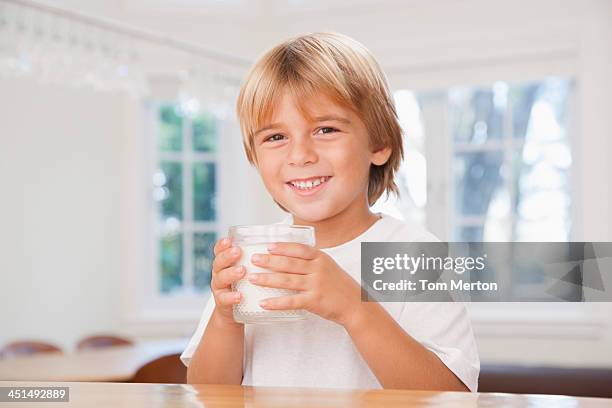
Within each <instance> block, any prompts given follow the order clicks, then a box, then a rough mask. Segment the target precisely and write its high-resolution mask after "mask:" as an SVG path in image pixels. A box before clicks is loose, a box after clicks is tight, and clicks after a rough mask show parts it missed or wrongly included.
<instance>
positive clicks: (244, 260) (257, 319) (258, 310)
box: [233, 244, 306, 323]
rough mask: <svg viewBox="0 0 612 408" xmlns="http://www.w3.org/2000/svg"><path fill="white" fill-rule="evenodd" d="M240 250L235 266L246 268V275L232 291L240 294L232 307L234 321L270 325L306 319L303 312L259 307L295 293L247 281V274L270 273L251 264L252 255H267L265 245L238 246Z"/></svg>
mask: <svg viewBox="0 0 612 408" xmlns="http://www.w3.org/2000/svg"><path fill="white" fill-rule="evenodd" d="M238 246H239V247H240V249H241V250H242V256H241V258H240V260H239V261H238V262H237V265H244V266H245V267H246V275H245V277H244V278H243V279H241V280H239V281H238V282H236V283H235V284H234V286H233V289H234V290H237V291H239V292H241V293H242V298H241V301H240V303H239V304H237V305H234V309H233V311H234V313H233V314H234V320H236V321H237V322H242V323H271V322H277V321H286V320H301V319H303V318H305V317H306V311H304V310H266V309H263V308H262V307H260V306H259V302H261V301H262V300H264V299H267V298H272V297H278V296H288V295H293V294H296V293H297V291H294V290H288V289H277V288H268V287H263V286H258V285H255V284H253V283H251V282H249V280H248V279H247V276H248V274H249V273H261V272H270V271H269V270H267V269H263V268H260V267H258V266H255V265H253V264H252V263H251V257H252V256H253V254H267V253H268V250H267V248H266V247H267V244H252V245H244V244H243V245H238Z"/></svg>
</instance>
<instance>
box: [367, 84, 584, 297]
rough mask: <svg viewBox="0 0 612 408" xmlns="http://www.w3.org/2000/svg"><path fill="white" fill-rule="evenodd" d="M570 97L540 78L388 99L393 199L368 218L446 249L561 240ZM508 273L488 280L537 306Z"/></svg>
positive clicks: (519, 278) (565, 235)
mask: <svg viewBox="0 0 612 408" xmlns="http://www.w3.org/2000/svg"><path fill="white" fill-rule="evenodd" d="M572 89H573V81H572V80H571V79H569V78H562V77H549V78H543V79H541V80H539V81H532V82H523V83H507V82H501V81H500V82H495V83H492V84H487V85H481V86H461V87H452V88H448V89H445V90H442V91H435V92H421V93H415V92H411V91H409V90H398V91H396V92H395V93H394V98H395V102H396V108H397V111H398V117H399V119H400V122H401V125H402V129H403V131H404V143H405V160H404V163H403V164H402V167H401V168H400V171H399V173H398V176H397V182H398V184H399V188H400V192H401V197H400V199H399V200H392V199H387V200H386V201H384V202H382V203H380V204H379V203H377V205H376V206H375V207H376V209H380V210H383V211H389V212H391V213H392V214H400V216H401V217H402V218H410V219H412V220H413V221H417V222H420V223H421V224H423V225H427V228H428V229H430V230H431V231H433V232H434V234H436V235H437V236H438V237H439V238H441V239H443V240H448V241H502V242H505V241H509V242H512V241H570V240H571V226H572V223H571V221H572V219H571V205H572V188H571V174H570V171H571V167H572V154H571V143H570V135H569V133H570V132H569V127H570V126H569V124H570V119H571V109H570V101H571V97H572ZM426 186H427V187H426ZM517 258H518V257H517ZM517 262H518V261H517ZM517 265H518V263H517V264H516V265H515V264H512V265H506V267H505V268H503V270H502V268H499V269H497V270H496V271H495V274H496V276H495V278H494V279H495V280H497V281H499V282H501V281H505V282H510V283H511V287H512V290H513V292H514V293H515V294H517V296H518V294H520V295H521V296H520V297H521V298H523V299H526V300H542V299H541V298H540V297H538V296H537V293H542V292H543V290H541V289H539V286H538V285H542V284H545V282H539V281H535V280H534V278H533V276H534V274H531V273H529V270H528V268H519V267H518V266H517ZM521 271H523V272H522V273H521ZM538 276H541V275H538ZM492 279H493V277H492Z"/></svg>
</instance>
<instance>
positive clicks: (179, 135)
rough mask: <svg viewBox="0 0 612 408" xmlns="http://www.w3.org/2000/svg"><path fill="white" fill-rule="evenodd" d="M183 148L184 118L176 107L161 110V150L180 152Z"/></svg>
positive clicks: (169, 106)
mask: <svg viewBox="0 0 612 408" xmlns="http://www.w3.org/2000/svg"><path fill="white" fill-rule="evenodd" d="M182 148H183V118H182V116H181V115H180V114H179V111H178V110H177V108H176V106H175V105H163V106H162V107H160V109H159V150H160V151H162V152H167V151H180V150H181V149H182Z"/></svg>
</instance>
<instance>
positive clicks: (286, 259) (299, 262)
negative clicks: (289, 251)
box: [251, 254, 312, 275]
mask: <svg viewBox="0 0 612 408" xmlns="http://www.w3.org/2000/svg"><path fill="white" fill-rule="evenodd" d="M251 262H252V263H253V265H257V266H259V267H261V268H266V269H270V270H272V271H276V272H289V273H297V274H300V275H305V274H309V273H311V272H312V270H311V269H312V268H308V261H306V260H304V259H300V258H293V257H290V256H284V255H270V254H253V256H251Z"/></svg>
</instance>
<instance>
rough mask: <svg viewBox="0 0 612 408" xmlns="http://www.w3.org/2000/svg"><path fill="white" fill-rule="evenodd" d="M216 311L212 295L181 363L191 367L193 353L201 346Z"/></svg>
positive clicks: (182, 356)
mask: <svg viewBox="0 0 612 408" xmlns="http://www.w3.org/2000/svg"><path fill="white" fill-rule="evenodd" d="M214 310H215V298H214V297H213V296H212V295H211V296H210V298H209V299H208V302H207V303H206V306H205V307H204V312H202V317H201V318H200V323H198V328H197V329H196V331H195V333H194V334H193V336H191V340H189V344H187V348H186V349H185V351H183V353H182V354H181V361H182V362H183V364H185V366H186V367H189V362H190V361H191V357H192V356H193V353H195V351H196V349H197V348H198V345H199V344H200V340H201V339H202V335H203V334H204V330H205V329H206V326H207V325H208V321H209V320H210V317H211V316H212V313H213V311H214Z"/></svg>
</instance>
